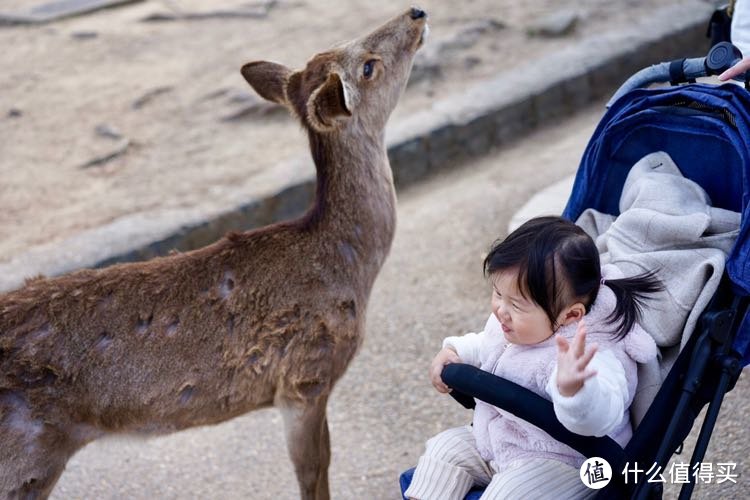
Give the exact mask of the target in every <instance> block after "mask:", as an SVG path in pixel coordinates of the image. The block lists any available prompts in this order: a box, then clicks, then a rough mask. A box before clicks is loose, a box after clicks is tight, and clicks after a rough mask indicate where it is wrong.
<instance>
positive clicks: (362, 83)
mask: <svg viewBox="0 0 750 500" xmlns="http://www.w3.org/2000/svg"><path fill="white" fill-rule="evenodd" d="M427 33H428V25H427V14H426V13H425V12H424V11H423V10H421V9H419V8H416V7H413V8H411V9H408V10H407V11H406V12H405V13H402V14H400V15H398V16H397V17H395V18H393V19H391V20H390V21H388V22H386V23H385V24H383V25H382V26H380V27H379V28H377V29H375V30H374V31H373V32H372V33H370V34H368V35H366V36H363V37H361V38H359V39H356V40H354V41H351V42H348V43H344V44H341V45H339V46H336V47H334V48H332V49H330V50H327V51H325V52H322V53H319V54H317V55H315V56H314V57H313V58H312V59H310V60H309V61H308V62H307V64H306V66H305V68H304V69H302V70H296V71H294V70H292V69H289V68H287V67H286V66H284V65H282V64H279V63H275V62H269V61H255V62H250V63H248V64H245V65H244V66H243V67H242V69H241V73H242V76H243V77H244V79H245V80H246V81H247V82H248V83H249V84H250V86H251V87H252V88H253V89H254V90H255V91H256V92H257V93H258V94H259V95H260V96H261V97H263V98H264V99H267V100H269V101H271V102H274V103H277V104H280V105H283V106H285V107H287V108H288V109H289V111H290V112H291V113H292V115H293V116H295V117H296V118H297V119H298V120H299V122H300V123H301V125H302V127H303V129H304V131H306V132H307V136H308V140H309V146H310V150H311V155H312V159H313V162H314V164H315V168H316V172H317V185H316V194H315V198H314V201H313V203H312V205H311V207H310V208H309V209H308V210H307V211H306V212H305V213H304V214H303V215H302V216H300V217H298V218H296V219H293V220H288V221H282V222H278V223H275V224H272V225H269V226H265V227H262V228H258V229H252V230H248V231H244V232H230V233H228V234H226V235H225V236H224V237H222V238H221V239H220V240H218V241H217V242H215V243H213V244H210V245H208V246H205V247H203V248H199V249H196V250H191V251H188V252H181V253H179V252H178V253H172V254H170V255H167V256H163V257H156V258H154V259H152V260H149V261H145V262H131V263H123V264H115V265H112V266H110V267H106V268H102V269H83V270H79V271H75V272H73V273H70V274H67V275H63V276H58V277H54V278H46V277H37V278H33V279H30V280H27V282H26V283H25V285H24V286H23V287H22V288H20V289H18V290H14V291H11V292H7V293H5V294H3V295H0V449H2V454H0V496H2V497H5V498H24V499H26V498H46V497H48V496H49V495H50V494H51V491H52V489H53V487H54V485H55V483H56V482H57V480H58V479H59V478H60V476H61V474H62V473H63V471H64V469H65V465H66V462H67V461H68V460H69V459H70V457H71V456H73V454H74V453H75V452H76V451H77V450H79V449H80V448H82V447H83V446H85V445H86V444H88V443H89V442H91V441H93V440H95V439H97V438H99V437H102V436H105V435H111V434H114V433H128V434H136V435H146V436H148V435H153V434H164V433H169V432H174V431H179V430H181V429H185V428H188V427H192V426H202V425H210V424H216V423H219V422H223V421H226V420H228V419H231V418H234V417H236V416H239V415H242V414H244V413H247V412H249V411H251V410H254V409H258V408H264V407H270V406H275V407H276V408H278V409H279V410H280V412H281V414H282V415H283V422H284V428H285V436H286V442H287V449H288V454H289V457H290V459H291V462H292V464H293V466H294V470H295V473H296V476H297V481H298V484H299V489H300V497H301V498H304V499H327V498H329V496H330V492H329V484H328V467H329V464H330V456H331V450H330V436H329V430H328V423H327V419H326V405H327V401H328V399H329V396H330V394H331V391H332V389H333V387H334V384H335V383H336V382H337V380H338V379H339V378H340V377H341V376H342V375H343V373H344V372H345V370H346V368H347V366H348V364H349V363H350V361H351V360H352V358H353V357H354V355H355V353H356V352H357V350H358V348H359V347H360V345H361V343H362V339H363V334H364V330H365V315H366V310H367V304H368V299H369V296H370V292H371V289H372V286H373V283H374V281H375V279H376V276H377V275H378V272H379V270H380V268H381V266H382V265H383V262H384V261H385V259H386V257H387V255H388V253H389V249H390V246H391V242H392V240H393V237H394V232H395V225H396V193H395V188H394V184H393V173H392V171H391V168H390V164H389V161H388V157H387V152H386V147H385V125H386V121H387V120H388V117H389V115H390V114H391V112H392V111H393V109H394V108H395V106H396V103H397V101H398V100H399V97H400V96H401V94H402V93H403V91H404V89H405V87H406V83H407V80H408V78H409V74H410V72H411V66H412V63H413V58H414V55H415V52H416V51H417V50H418V49H419V47H420V46H421V45H422V44H423V42H424V40H425V37H426V35H427Z"/></svg>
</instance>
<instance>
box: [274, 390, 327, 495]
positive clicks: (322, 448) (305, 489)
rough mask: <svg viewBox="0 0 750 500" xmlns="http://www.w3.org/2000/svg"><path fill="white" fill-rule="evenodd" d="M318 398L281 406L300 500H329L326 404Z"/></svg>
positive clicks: (286, 403) (285, 403)
mask: <svg viewBox="0 0 750 500" xmlns="http://www.w3.org/2000/svg"><path fill="white" fill-rule="evenodd" d="M327 401H328V398H327V397H325V396H319V397H318V398H316V399H313V400H308V401H305V402H299V401H295V402H283V404H282V405H281V411H282V413H283V415H284V426H285V430H286V445H287V449H288V450H289V457H290V458H291V459H292V463H293V464H294V470H295V472H296V473H297V481H298V482H299V489H300V498H302V499H304V500H328V499H329V498H330V493H329V490H328V465H329V464H330V462H331V442H330V437H329V435H328V420H327V419H326V403H327Z"/></svg>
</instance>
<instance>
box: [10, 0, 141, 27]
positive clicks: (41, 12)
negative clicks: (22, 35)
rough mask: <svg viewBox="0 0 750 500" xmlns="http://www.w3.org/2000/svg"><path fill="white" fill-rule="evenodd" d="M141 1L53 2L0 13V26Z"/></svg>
mask: <svg viewBox="0 0 750 500" xmlns="http://www.w3.org/2000/svg"><path fill="white" fill-rule="evenodd" d="M141 1H143V0H53V1H50V2H48V3H44V4H41V5H35V6H33V7H29V8H27V9H25V10H19V11H16V12H0V24H41V23H47V22H51V21H57V20H59V19H63V18H66V17H73V16H81V15H84V14H89V13H91V12H96V11H97V10H102V9H110V8H113V7H119V6H123V5H128V4H132V3H137V2H141Z"/></svg>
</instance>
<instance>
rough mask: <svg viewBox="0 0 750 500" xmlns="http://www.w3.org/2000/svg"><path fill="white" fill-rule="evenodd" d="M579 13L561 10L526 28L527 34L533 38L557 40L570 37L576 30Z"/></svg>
mask: <svg viewBox="0 0 750 500" xmlns="http://www.w3.org/2000/svg"><path fill="white" fill-rule="evenodd" d="M579 18H580V16H579V14H578V12H576V11H574V10H559V11H555V12H552V13H550V14H548V15H545V16H542V17H541V18H540V19H538V20H537V21H536V22H534V23H532V24H530V25H528V26H527V27H526V34H527V35H529V36H532V37H543V38H557V37H562V36H566V35H569V34H570V33H572V32H573V30H574V29H575V27H576V25H577V23H578V19H579Z"/></svg>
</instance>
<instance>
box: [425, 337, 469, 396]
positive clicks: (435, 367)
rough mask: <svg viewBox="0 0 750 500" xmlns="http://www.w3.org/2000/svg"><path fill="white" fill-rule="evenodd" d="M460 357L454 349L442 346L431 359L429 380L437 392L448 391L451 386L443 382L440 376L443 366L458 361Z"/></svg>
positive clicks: (444, 392)
mask: <svg viewBox="0 0 750 500" xmlns="http://www.w3.org/2000/svg"><path fill="white" fill-rule="evenodd" d="M460 362H461V358H459V357H458V354H456V351H454V350H453V349H451V348H450V347H443V348H442V349H441V350H440V352H439V353H437V356H435V359H433V360H432V364H431V365H430V380H431V381H432V385H433V386H434V387H435V389H437V391H438V392H441V393H443V394H446V393H449V392H450V391H451V388H450V387H448V386H447V385H445V384H444V383H443V379H442V378H440V374H441V373H442V372H443V367H444V366H445V365H447V364H449V363H460Z"/></svg>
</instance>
